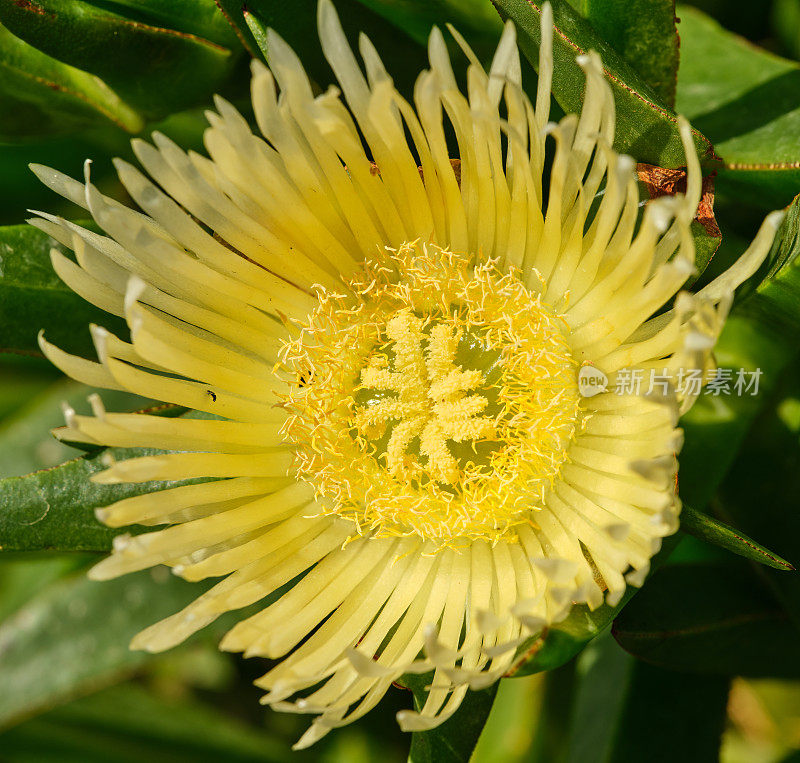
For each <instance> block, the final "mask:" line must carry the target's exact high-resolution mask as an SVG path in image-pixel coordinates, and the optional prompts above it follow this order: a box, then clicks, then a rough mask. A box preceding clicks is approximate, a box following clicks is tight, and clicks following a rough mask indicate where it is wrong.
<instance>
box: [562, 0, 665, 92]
mask: <svg viewBox="0 0 800 763" xmlns="http://www.w3.org/2000/svg"><path fill="white" fill-rule="evenodd" d="M570 1H571V3H572V5H573V7H575V9H576V10H578V11H579V12H580V13H581V15H583V17H584V18H586V19H588V20H589V21H590V22H591V24H592V26H593V27H594V29H595V31H596V32H597V33H598V34H599V35H600V37H602V38H603V39H604V40H605V41H606V42H607V43H608V44H609V45H611V47H612V48H614V50H616V51H617V53H619V54H620V55H621V56H622V57H623V58H624V59H625V61H627V62H628V63H629V64H630V65H631V66H632V67H633V68H634V69H635V70H636V71H637V72H638V73H639V74H640V75H641V77H642V78H643V79H644V80H645V81H646V82H647V84H648V85H650V87H652V88H653V90H654V91H655V92H656V93H657V94H658V96H659V97H660V98H661V100H662V101H663V102H664V103H666V104H668V105H669V106H674V105H675V87H676V85H677V80H678V58H679V55H678V48H679V47H680V42H679V40H678V30H677V28H676V26H675V0H570Z"/></svg>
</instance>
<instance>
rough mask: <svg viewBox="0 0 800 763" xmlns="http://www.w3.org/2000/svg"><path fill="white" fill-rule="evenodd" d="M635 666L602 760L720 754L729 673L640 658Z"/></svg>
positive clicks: (700, 761)
mask: <svg viewBox="0 0 800 763" xmlns="http://www.w3.org/2000/svg"><path fill="white" fill-rule="evenodd" d="M631 667H632V670H631V675H630V676H629V678H628V686H627V691H626V693H625V703H624V706H623V707H622V711H621V713H620V715H619V717H618V718H617V721H616V724H615V728H614V731H615V734H614V740H613V743H612V746H611V749H610V750H609V754H608V756H607V757H606V758H604V759H603V758H601V759H596V760H597V761H598V763H600V761H603V763H629V762H630V761H633V760H646V761H648V763H674V761H676V760H680V761H681V763H708V762H709V761H714V760H718V759H719V748H720V742H721V738H722V732H723V729H724V728H725V719H726V709H727V704H728V690H729V688H730V678H728V677H727V676H716V675H715V676H707V675H698V674H686V673H678V672H675V671H672V670H664V669H662V668H659V667H656V666H654V665H648V664H647V663H645V662H641V661H639V660H636V661H634V662H633V664H632V666H631ZM654 719H657V720H656V722H654ZM699 719H702V722H698V721H699ZM592 760H593V759H592V758H586V759H584V760H583V761H581V763H592ZM570 763H578V762H577V760H576V761H570Z"/></svg>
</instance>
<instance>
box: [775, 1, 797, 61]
mask: <svg viewBox="0 0 800 763" xmlns="http://www.w3.org/2000/svg"><path fill="white" fill-rule="evenodd" d="M771 16H772V31H773V33H774V35H775V36H776V37H778V39H780V41H781V42H782V43H783V45H784V47H785V48H786V50H787V51H788V52H789V54H790V55H792V56H793V57H794V58H800V0H775V2H774V3H773V5H772V13H771Z"/></svg>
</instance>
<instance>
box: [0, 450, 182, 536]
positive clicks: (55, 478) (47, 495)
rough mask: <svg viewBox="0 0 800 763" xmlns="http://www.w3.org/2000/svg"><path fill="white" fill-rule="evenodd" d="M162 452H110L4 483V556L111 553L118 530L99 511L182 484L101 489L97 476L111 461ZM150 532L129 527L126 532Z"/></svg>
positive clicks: (0, 521)
mask: <svg viewBox="0 0 800 763" xmlns="http://www.w3.org/2000/svg"><path fill="white" fill-rule="evenodd" d="M157 452H159V451H153V450H145V449H136V448H128V449H115V448H109V449H107V450H105V451H103V452H101V453H97V454H95V455H87V456H83V457H81V458H76V459H73V460H72V461H67V462H66V463H65V464H61V466H56V467H54V468H52V469H45V470H42V471H39V472H33V474H28V475H25V476H24V477H10V478H8V479H4V480H0V549H2V550H4V551H48V550H56V551H108V550H109V549H110V548H111V541H112V539H113V537H114V536H115V535H117V534H119V530H113V529H111V528H108V527H106V526H105V525H103V524H101V523H100V522H99V521H98V520H97V519H96V518H95V515H94V510H95V509H97V508H99V507H102V506H107V505H108V504H110V503H113V502H114V501H119V500H122V499H123V498H128V497H130V496H134V495H141V494H142V493H149V492H152V491H153V490H160V489H162V488H166V487H171V486H173V485H179V484H185V483H183V482H179V481H177V482H167V483H164V482H142V483H135V484H127V483H126V484H121V485H97V484H95V483H94V482H91V481H90V479H89V478H90V477H91V476H92V474H96V473H97V472H99V471H102V470H103V469H105V468H106V459H108V458H109V457H111V458H113V457H114V456H115V455H117V456H123V454H124V457H125V458H128V457H134V456H144V455H150V454H152V453H157ZM145 529H146V528H138V527H135V526H133V527H130V528H126V532H130V533H136V532H142V531H144V530H145Z"/></svg>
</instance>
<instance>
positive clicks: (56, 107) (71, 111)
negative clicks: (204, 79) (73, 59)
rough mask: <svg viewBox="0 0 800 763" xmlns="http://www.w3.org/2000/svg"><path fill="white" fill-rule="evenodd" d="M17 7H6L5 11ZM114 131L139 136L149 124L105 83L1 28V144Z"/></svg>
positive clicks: (0, 6)
mask: <svg viewBox="0 0 800 763" xmlns="http://www.w3.org/2000/svg"><path fill="white" fill-rule="evenodd" d="M17 5H18V4H15V3H3V4H2V5H0V9H3V8H6V9H7V8H13V7H17ZM19 5H21V4H19ZM28 5H30V6H32V7H33V6H34V4H33V3H29V4H28ZM0 20H1V19H0ZM111 125H115V126H116V127H118V128H120V129H122V130H126V131H127V132H138V131H139V130H141V129H142V127H143V126H144V122H143V120H142V116H141V115H140V114H139V113H138V112H137V111H135V110H134V109H133V108H131V107H130V106H129V105H128V104H127V103H125V102H123V101H122V100H121V99H120V97H119V96H118V95H117V94H116V93H115V92H114V91H113V90H112V89H111V88H110V87H108V86H107V85H106V84H105V83H104V82H103V81H102V80H100V79H98V78H97V77H94V76H92V75H91V74H88V73H87V72H84V71H81V70H79V69H76V68H74V67H72V66H68V65H67V64H64V63H61V62H60V61H57V60H56V59H55V58H51V57H50V56H48V55H46V54H45V53H42V52H41V51H39V50H37V49H36V48H34V47H33V46H31V45H29V44H27V43H26V42H23V41H22V40H20V39H19V38H17V37H15V36H14V35H13V34H11V32H9V31H8V29H6V28H5V27H4V26H0V142H2V141H23V140H35V139H40V138H46V137H50V136H54V135H63V134H66V133H71V132H76V131H78V130H80V129H84V128H87V127H93V126H99V127H108V126H111Z"/></svg>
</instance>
